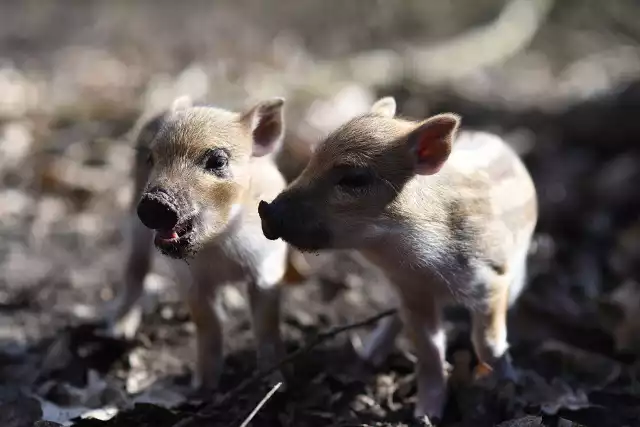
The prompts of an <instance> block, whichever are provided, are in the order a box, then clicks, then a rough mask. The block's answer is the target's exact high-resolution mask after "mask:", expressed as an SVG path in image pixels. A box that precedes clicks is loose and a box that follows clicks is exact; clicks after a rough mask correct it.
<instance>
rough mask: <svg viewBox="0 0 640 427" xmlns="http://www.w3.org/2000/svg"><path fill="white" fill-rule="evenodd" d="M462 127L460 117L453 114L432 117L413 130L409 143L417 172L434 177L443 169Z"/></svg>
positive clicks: (408, 138)
mask: <svg viewBox="0 0 640 427" xmlns="http://www.w3.org/2000/svg"><path fill="white" fill-rule="evenodd" d="M459 126H460V116H458V115H456V114H452V113H444V114H438V115H436V116H433V117H430V118H428V119H427V120H425V121H424V122H422V123H421V124H420V125H418V127H417V128H415V129H414V130H412V131H411V132H410V133H409V135H408V137H407V143H408V145H409V149H410V150H411V153H412V155H413V156H414V158H415V161H416V166H415V167H416V170H415V172H416V173H417V174H419V175H433V174H435V173H437V172H438V171H440V169H442V166H444V164H445V162H446V161H447V159H448V158H449V155H450V154H451V146H452V144H453V141H454V139H455V138H456V135H457V132H458V128H459Z"/></svg>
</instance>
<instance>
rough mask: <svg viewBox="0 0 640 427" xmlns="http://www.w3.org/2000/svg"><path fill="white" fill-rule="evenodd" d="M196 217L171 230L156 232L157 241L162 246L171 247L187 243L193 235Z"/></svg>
mask: <svg viewBox="0 0 640 427" xmlns="http://www.w3.org/2000/svg"><path fill="white" fill-rule="evenodd" d="M194 219H195V216H192V217H190V218H188V219H186V220H184V221H182V222H180V223H179V224H178V225H176V226H175V227H173V228H172V229H170V230H162V229H160V230H156V236H155V241H156V244H160V245H171V244H176V243H180V242H183V241H186V239H187V238H188V237H189V236H190V235H191V233H193V228H194Z"/></svg>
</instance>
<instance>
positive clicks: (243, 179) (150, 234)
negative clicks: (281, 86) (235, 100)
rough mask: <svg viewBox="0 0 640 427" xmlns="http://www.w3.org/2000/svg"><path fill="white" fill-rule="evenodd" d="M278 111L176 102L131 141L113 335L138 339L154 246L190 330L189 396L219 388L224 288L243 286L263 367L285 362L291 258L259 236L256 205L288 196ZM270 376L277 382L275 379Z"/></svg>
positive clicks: (278, 106) (278, 104)
mask: <svg viewBox="0 0 640 427" xmlns="http://www.w3.org/2000/svg"><path fill="white" fill-rule="evenodd" d="M283 105H284V100H283V99H281V98H274V99H269V100H266V101H263V102H261V103H258V104H257V105H255V106H254V107H253V108H250V109H248V110H247V111H245V112H243V113H237V112H232V111H227V110H224V109H220V108H215V107H211V106H203V105H194V104H193V103H192V102H191V100H190V99H188V98H185V97H181V98H178V99H176V100H175V101H174V103H173V104H172V106H171V108H170V109H168V110H167V111H165V112H163V113H162V114H160V115H158V116H156V117H154V118H152V119H151V120H150V121H149V122H147V123H146V125H145V126H144V127H143V128H142V129H141V131H140V133H139V135H138V138H137V149H138V150H137V151H138V155H137V158H136V162H135V189H134V196H133V200H132V206H131V208H132V211H133V212H132V213H134V212H136V213H137V215H136V214H134V215H133V216H132V218H131V226H132V230H131V232H130V236H129V237H130V239H129V242H130V248H129V251H128V257H127V263H126V269H125V277H124V286H123V289H122V291H121V293H120V294H119V295H118V298H117V300H116V303H115V306H114V309H113V311H112V312H111V313H110V314H109V321H110V330H111V332H112V333H114V334H116V335H120V336H122V335H124V336H126V337H131V336H133V335H134V334H135V333H136V330H137V329H138V326H139V323H140V307H139V299H140V296H141V294H142V291H143V281H144V278H145V276H146V275H147V273H148V272H149V268H150V263H151V259H152V255H153V252H152V248H153V246H155V247H156V249H158V250H159V251H160V252H161V253H162V254H163V255H164V256H166V257H167V258H168V259H169V260H170V262H171V263H172V264H174V266H175V271H176V273H177V274H176V275H177V277H178V278H179V281H180V282H181V283H180V285H181V290H182V291H183V295H184V298H185V300H186V302H187V304H188V306H189V309H190V313H191V317H192V320H193V321H194V323H195V325H196V344H197V361H196V369H195V373H194V376H193V386H194V387H198V388H200V387H205V388H212V387H216V386H217V383H218V380H219V376H220V372H221V368H222V362H223V359H222V353H223V337H222V329H221V324H220V319H219V318H218V314H217V313H216V310H215V309H214V300H215V298H216V290H217V289H218V288H219V287H220V285H223V284H226V283H245V284H246V286H247V291H248V296H249V304H250V309H251V315H252V320H253V330H254V334H255V338H256V341H257V352H258V363H259V366H261V367H264V366H267V365H269V366H270V365H272V364H275V363H276V362H277V361H278V360H279V358H280V357H282V354H281V353H282V351H283V347H282V343H281V337H280V330H279V328H280V320H279V319H280V318H279V310H280V307H279V305H280V296H279V293H280V289H279V288H280V287H279V284H280V282H281V280H282V279H283V276H284V274H285V270H286V259H287V251H288V250H287V245H286V243H285V242H282V241H279V242H278V241H271V240H268V239H266V238H265V237H264V236H263V235H262V232H261V228H260V218H259V216H258V214H257V205H258V201H259V200H263V199H268V200H271V199H273V198H274V197H275V196H276V195H277V194H278V193H279V192H280V191H281V190H282V189H283V188H284V187H285V180H284V179H283V177H282V175H281V174H280V172H279V171H278V169H277V167H276V166H275V163H274V161H273V158H272V154H273V153H275V152H276V151H277V150H278V149H279V147H280V145H281V140H282V136H283V130H284V116H283ZM275 377H277V378H274V380H282V375H281V373H277V374H275Z"/></svg>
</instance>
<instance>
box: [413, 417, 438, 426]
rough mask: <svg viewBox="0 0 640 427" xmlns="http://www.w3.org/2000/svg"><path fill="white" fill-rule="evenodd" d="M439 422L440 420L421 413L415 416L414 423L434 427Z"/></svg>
mask: <svg viewBox="0 0 640 427" xmlns="http://www.w3.org/2000/svg"><path fill="white" fill-rule="evenodd" d="M439 423H440V420H438V419H434V420H433V421H432V420H431V419H430V418H429V417H428V416H427V415H422V416H419V417H417V418H416V425H418V426H420V427H435V426H436V425H437V424H439Z"/></svg>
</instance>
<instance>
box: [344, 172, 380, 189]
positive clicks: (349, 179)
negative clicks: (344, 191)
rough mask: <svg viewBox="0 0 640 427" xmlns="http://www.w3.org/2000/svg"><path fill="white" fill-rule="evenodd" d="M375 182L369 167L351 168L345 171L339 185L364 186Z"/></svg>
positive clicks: (349, 186)
mask: <svg viewBox="0 0 640 427" xmlns="http://www.w3.org/2000/svg"><path fill="white" fill-rule="evenodd" d="M372 182H373V175H372V174H371V173H370V172H369V171H368V170H367V169H350V170H347V171H345V172H344V174H343V175H342V177H341V178H340V180H339V181H338V185H339V186H341V187H348V188H362V187H366V186H367V185H370V184H371V183H372Z"/></svg>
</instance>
